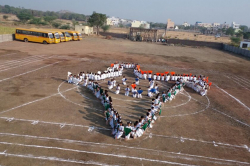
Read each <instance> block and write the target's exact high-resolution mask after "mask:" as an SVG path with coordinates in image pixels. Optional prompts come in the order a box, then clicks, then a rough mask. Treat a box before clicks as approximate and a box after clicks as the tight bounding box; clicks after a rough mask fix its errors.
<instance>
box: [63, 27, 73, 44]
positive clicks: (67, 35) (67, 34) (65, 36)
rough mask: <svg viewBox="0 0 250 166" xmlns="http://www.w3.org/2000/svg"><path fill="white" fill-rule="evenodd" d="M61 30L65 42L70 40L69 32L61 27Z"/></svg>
mask: <svg viewBox="0 0 250 166" xmlns="http://www.w3.org/2000/svg"><path fill="white" fill-rule="evenodd" d="M61 32H62V34H63V35H64V38H65V41H66V42H67V41H71V40H72V37H71V36H70V34H69V33H68V32H67V31H65V30H63V29H62V30H61Z"/></svg>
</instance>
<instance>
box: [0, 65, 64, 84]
mask: <svg viewBox="0 0 250 166" xmlns="http://www.w3.org/2000/svg"><path fill="white" fill-rule="evenodd" d="M60 62H62V61H58V62H55V63H52V64H49V65H46V66H43V67H40V68H37V69H34V70H30V71H28V72H25V73H22V74H18V75H15V76H12V77H9V78H5V79H2V80H0V82H3V81H6V80H9V79H12V78H16V77H19V76H22V75H25V74H28V73H32V72H35V71H37V70H41V69H43V68H46V67H49V66H52V65H54V64H57V63H60Z"/></svg>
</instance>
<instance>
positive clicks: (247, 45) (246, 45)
mask: <svg viewBox="0 0 250 166" xmlns="http://www.w3.org/2000/svg"><path fill="white" fill-rule="evenodd" d="M240 48H245V49H247V48H250V40H246V41H242V42H240Z"/></svg>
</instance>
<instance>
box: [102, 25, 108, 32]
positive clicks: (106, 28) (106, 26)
mask: <svg viewBox="0 0 250 166" xmlns="http://www.w3.org/2000/svg"><path fill="white" fill-rule="evenodd" d="M109 28H110V26H109V25H103V26H102V30H103V31H104V32H106V31H108V30H109Z"/></svg>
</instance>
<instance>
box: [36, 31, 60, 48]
mask: <svg viewBox="0 0 250 166" xmlns="http://www.w3.org/2000/svg"><path fill="white" fill-rule="evenodd" d="M31 29H35V30H40V29H37V28H31ZM41 30H43V31H47V32H51V33H52V35H53V37H54V42H53V43H55V44H57V43H60V42H61V40H60V36H59V33H58V32H55V31H53V30H50V29H41Z"/></svg>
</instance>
